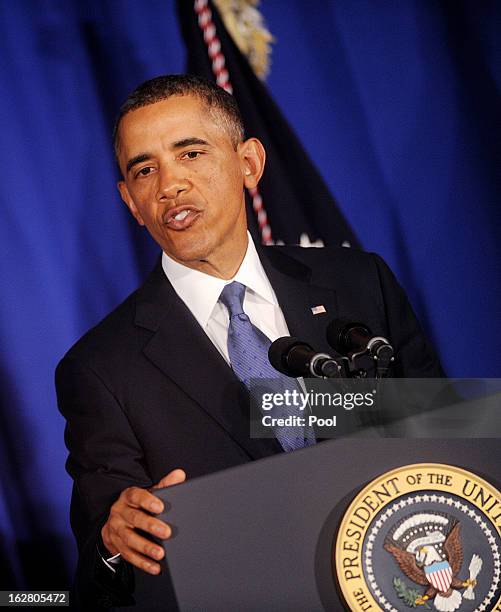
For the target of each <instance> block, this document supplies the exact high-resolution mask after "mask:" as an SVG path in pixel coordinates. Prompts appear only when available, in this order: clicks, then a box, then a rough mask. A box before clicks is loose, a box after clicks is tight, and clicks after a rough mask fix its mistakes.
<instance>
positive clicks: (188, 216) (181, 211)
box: [165, 206, 202, 230]
mask: <svg viewBox="0 0 501 612" xmlns="http://www.w3.org/2000/svg"><path fill="white" fill-rule="evenodd" d="M201 214H202V213H201V211H199V210H197V209H196V208H192V207H180V206H178V207H177V208H173V209H172V210H169V212H168V213H167V217H166V221H165V224H166V225H167V226H168V227H169V229H173V230H184V229H187V228H188V227H190V226H191V225H193V223H194V222H195V221H196V219H198V217H199V216H200V215H201Z"/></svg>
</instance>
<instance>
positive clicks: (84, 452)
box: [56, 247, 442, 610]
mask: <svg viewBox="0 0 501 612" xmlns="http://www.w3.org/2000/svg"><path fill="white" fill-rule="evenodd" d="M259 254H260V257H261V260H262V263H263V266H264V268H265V270H266V273H267V275H268V277H269V279H270V281H271V284H272V286H273V288H274V290H275V292H276V295H277V297H278V300H279V303H280V306H281V308H282V310H283V313H284V315H285V319H286V321H287V325H288V327H289V330H290V333H291V335H292V336H298V337H300V338H301V339H304V340H305V341H307V342H309V343H310V344H311V345H312V346H313V347H315V349H317V350H319V351H320V350H323V351H327V352H329V350H330V349H329V346H328V345H327V343H326V339H325V328H326V326H327V323H328V322H329V321H330V320H331V319H332V318H334V317H343V318H347V319H351V320H359V321H363V322H364V323H366V324H367V325H368V326H369V327H370V328H371V329H372V331H373V332H374V333H376V334H378V335H384V336H386V337H388V338H390V340H391V341H392V343H393V346H394V348H395V350H396V356H397V358H396V363H395V366H394V372H393V376H409V377H428V376H441V375H442V370H441V368H440V365H439V363H438V360H437V358H436V356H435V354H434V353H433V350H432V349H431V348H430V346H429V345H428V344H427V342H426V340H425V338H424V336H423V334H422V331H421V329H420V327H419V325H418V323H417V321H416V318H415V316H414V314H413V312H412V310H411V307H410V305H409V303H408V301H407V299H406V297H405V295H404V293H403V291H402V289H401V288H400V287H399V285H398V284H397V282H396V280H395V278H394V276H393V274H392V273H391V271H390V270H389V269H388V267H387V266H386V265H385V264H384V262H383V261H382V260H381V259H380V258H379V257H378V256H376V255H372V254H367V253H362V252H357V251H353V250H350V249H333V248H323V249H316V248H311V249H302V248H298V247H269V248H262V249H260V250H259ZM320 304H322V305H324V306H325V308H326V311H327V313H326V314H322V315H316V316H314V315H313V314H312V312H311V307H312V306H317V305H320ZM56 386H57V393H58V403H59V408H60V410H61V412H62V414H63V415H64V416H65V418H66V419H67V428H66V444H67V446H68V448H69V451H70V454H69V458H68V462H67V469H68V472H69V473H70V475H71V476H72V478H73V479H74V490H73V497H72V506H71V523H72V528H73V531H74V533H75V536H76V539H77V543H78V547H79V555H80V561H79V567H78V570H77V578H76V589H75V594H74V596H75V597H76V601H78V602H79V604H80V605H82V606H84V607H87V608H89V609H95V608H96V607H98V606H102V607H106V606H110V605H112V604H113V605H120V604H121V603H122V604H124V603H125V604H131V603H133V599H132V598H131V596H130V594H127V592H128V590H129V591H130V589H128V587H130V585H131V584H133V581H131V577H132V574H133V572H132V569H131V568H130V566H129V565H128V564H127V563H122V568H121V570H120V572H119V573H118V575H117V576H115V577H113V579H110V577H111V572H110V571H109V570H108V569H107V568H106V567H105V566H104V565H103V563H102V561H101V559H100V558H99V557H98V555H97V553H96V542H97V541H98V539H99V533H100V529H101V526H102V525H103V524H104V522H105V520H106V518H107V516H108V512H109V508H110V506H111V504H112V503H113V502H114V501H115V500H116V498H117V497H118V496H119V494H120V492H121V491H122V490H123V489H125V488H126V487H129V486H131V485H137V486H140V487H150V486H152V485H153V484H155V483H156V482H158V481H159V480H160V479H161V478H162V477H163V476H164V475H165V474H167V473H168V472H170V471H171V470H172V469H174V468H178V467H181V468H183V469H184V470H185V471H186V473H187V476H188V478H194V477H197V476H201V475H203V474H208V473H210V472H215V471H217V470H223V469H225V468H228V467H231V466H235V465H239V464H242V463H245V462H247V461H251V460H255V459H259V458H262V457H265V456H268V455H271V454H274V453H278V452H281V448H280V446H279V445H278V443H277V442H276V441H275V440H257V439H251V438H250V437H249V422H248V396H247V394H246V391H245V389H244V388H243V385H242V384H241V383H240V382H239V380H238V379H237V378H236V376H235V375H234V374H233V372H232V370H231V369H230V368H229V367H228V365H227V364H226V362H225V361H224V359H223V358H222V357H221V355H220V354H219V352H218V351H217V349H216V348H215V347H214V346H213V344H212V343H211V341H210V340H209V339H208V337H207V336H206V334H205V333H204V331H203V330H202V329H201V327H200V326H199V325H198V323H197V322H196V321H195V319H194V317H193V316H192V314H191V313H190V311H189V310H188V309H187V307H186V306H185V305H184V304H183V302H182V301H181V300H180V299H179V298H178V297H177V295H176V294H175V292H174V290H173V288H172V286H171V285H170V283H169V282H168V280H167V279H166V277H165V275H164V273H163V270H162V267H161V264H160V263H159V264H158V265H157V266H156V268H155V269H154V271H153V272H152V273H151V274H150V276H149V277H148V278H147V280H146V282H145V283H144V284H143V285H142V286H141V287H140V288H139V289H138V290H137V291H136V292H134V293H133V294H132V295H131V296H129V297H128V298H127V299H126V300H125V301H124V302H123V303H122V304H121V305H120V306H119V307H118V308H117V309H116V310H114V311H113V312H112V313H111V314H110V315H109V316H108V317H106V319H104V320H103V321H102V322H101V323H99V324H98V325H97V326H96V327H94V328H93V329H91V330H90V331H89V332H88V333H87V334H86V335H85V336H84V337H83V338H82V339H80V340H79V341H78V342H77V343H76V344H75V346H74V347H73V348H71V349H70V351H69V352H68V353H67V354H66V356H65V357H64V358H63V360H62V361H61V363H60V364H59V366H58V368H57V373H56ZM134 573H135V583H136V585H135V598H136V601H137V602H138V608H140V609H144V610H154V609H156V607H155V606H156V605H159V606H160V608H161V609H163V610H165V609H169V608H168V607H167V606H166V599H165V598H168V597H169V596H171V597H172V593H170V595H169V593H167V592H164V594H163V595H159V593H158V589H159V585H160V584H161V583H162V580H161V579H159V578H158V577H151V576H147V575H146V574H144V573H143V572H134ZM162 584H163V583H162ZM162 598H163V601H161V599H162ZM160 604H161V605H160ZM172 605H173V606H174V605H175V604H174V603H173V604H172Z"/></svg>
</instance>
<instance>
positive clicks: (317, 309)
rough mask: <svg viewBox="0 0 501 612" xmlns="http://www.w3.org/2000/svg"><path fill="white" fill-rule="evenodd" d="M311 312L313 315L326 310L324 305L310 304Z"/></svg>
mask: <svg viewBox="0 0 501 612" xmlns="http://www.w3.org/2000/svg"><path fill="white" fill-rule="evenodd" d="M311 312H312V313H313V314H314V315H318V314H324V313H326V312H327V310H325V306H324V305H323V304H319V305H318V306H312V307H311Z"/></svg>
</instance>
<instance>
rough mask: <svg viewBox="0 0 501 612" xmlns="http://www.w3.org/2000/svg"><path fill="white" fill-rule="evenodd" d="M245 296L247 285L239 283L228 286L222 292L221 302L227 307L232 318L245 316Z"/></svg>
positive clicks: (234, 282)
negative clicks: (240, 315)
mask: <svg viewBox="0 0 501 612" xmlns="http://www.w3.org/2000/svg"><path fill="white" fill-rule="evenodd" d="M244 295H245V285H242V283H237V282H236V281H233V282H232V283H230V284H229V285H226V287H225V288H224V289H223V290H222V291H221V295H220V296H219V301H220V302H222V303H223V304H224V305H225V306H226V308H227V309H228V312H229V313H230V317H234V316H235V315H239V314H243V312H244Z"/></svg>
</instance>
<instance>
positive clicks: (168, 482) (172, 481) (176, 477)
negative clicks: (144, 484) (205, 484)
mask: <svg viewBox="0 0 501 612" xmlns="http://www.w3.org/2000/svg"><path fill="white" fill-rule="evenodd" d="M185 480H186V472H185V471H184V470H181V469H177V470H172V472H169V473H168V474H167V476H164V477H163V478H162V480H160V481H159V482H158V483H157V484H156V485H155V486H154V487H153V489H162V488H163V487H171V486H172V485H176V484H181V483H182V482H184V481H185Z"/></svg>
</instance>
